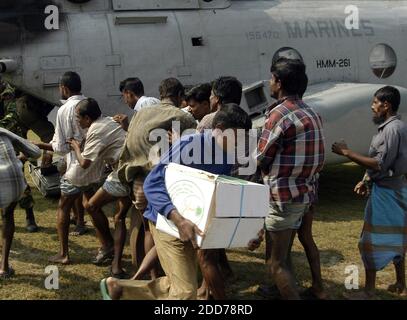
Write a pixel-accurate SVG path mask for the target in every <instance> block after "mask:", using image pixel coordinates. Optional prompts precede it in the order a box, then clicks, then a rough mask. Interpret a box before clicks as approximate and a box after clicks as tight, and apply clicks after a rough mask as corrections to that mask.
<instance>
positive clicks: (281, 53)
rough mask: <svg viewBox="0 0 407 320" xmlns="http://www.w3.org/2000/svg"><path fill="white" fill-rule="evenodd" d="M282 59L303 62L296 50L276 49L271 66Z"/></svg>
mask: <svg viewBox="0 0 407 320" xmlns="http://www.w3.org/2000/svg"><path fill="white" fill-rule="evenodd" d="M283 57H284V58H287V59H298V60H301V61H303V59H302V56H301V54H300V53H299V52H298V51H297V50H295V49H294V48H290V47H283V48H280V49H278V50H277V51H276V53H275V54H274V56H273V60H272V64H274V62H276V61H277V60H278V59H279V58H283Z"/></svg>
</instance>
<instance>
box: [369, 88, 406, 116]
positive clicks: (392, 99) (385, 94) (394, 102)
mask: <svg viewBox="0 0 407 320" xmlns="http://www.w3.org/2000/svg"><path fill="white" fill-rule="evenodd" d="M374 96H375V97H376V98H377V100H379V101H380V102H385V101H387V102H388V103H390V104H391V109H392V110H393V111H394V112H397V110H398V109H399V106H400V91H399V90H398V89H397V88H395V87H391V86H385V87H383V88H380V89H379V90H377V91H376V92H375V94H374Z"/></svg>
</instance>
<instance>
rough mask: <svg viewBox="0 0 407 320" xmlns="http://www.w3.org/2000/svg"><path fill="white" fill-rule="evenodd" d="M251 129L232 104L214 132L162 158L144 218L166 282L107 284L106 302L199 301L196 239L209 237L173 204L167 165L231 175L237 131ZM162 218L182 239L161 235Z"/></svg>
mask: <svg viewBox="0 0 407 320" xmlns="http://www.w3.org/2000/svg"><path fill="white" fill-rule="evenodd" d="M251 126H252V123H251V120H250V118H249V116H248V115H247V113H246V112H245V111H243V110H242V109H241V108H240V107H239V106H238V105H236V104H227V105H225V106H224V108H222V110H220V111H219V112H218V114H217V115H216V117H215V119H214V121H213V125H212V127H213V130H212V132H206V133H201V134H194V135H189V136H185V137H182V138H180V139H179V140H178V141H177V142H175V143H174V144H173V146H172V147H171V148H170V150H169V151H168V152H167V153H166V154H164V155H163V156H162V158H161V160H160V163H159V164H158V165H157V166H156V167H155V168H154V169H153V170H152V171H151V173H150V174H149V175H148V176H147V178H146V181H145V183H144V191H145V195H146V198H147V200H148V207H147V210H146V211H145V213H144V216H145V217H146V218H147V219H148V220H149V224H150V228H151V231H152V235H153V238H154V242H155V244H156V248H157V253H158V256H159V259H160V262H161V264H162V267H163V269H164V271H165V274H166V276H165V277H161V278H158V279H156V280H150V281H145V280H117V279H114V278H107V279H103V280H102V281H101V291H102V295H103V298H104V299H106V300H110V299H120V298H123V299H133V300H134V299H196V295H197V287H198V283H197V280H198V279H197V259H196V249H197V248H198V246H197V236H203V235H204V234H203V232H202V231H201V230H200V229H199V228H198V226H197V225H196V224H195V223H193V222H192V221H191V220H189V219H186V218H184V217H183V216H182V215H181V214H180V213H179V211H178V210H177V208H176V206H175V205H174V203H173V202H172V200H171V195H170V193H171V192H170V191H169V190H167V187H166V169H167V165H168V164H169V163H170V162H175V163H178V164H183V165H187V166H189V167H192V168H195V169H199V170H202V171H206V172H209V173H212V174H214V175H230V172H231V169H232V167H233V164H234V162H235V161H234V157H235V150H236V147H237V143H236V142H237V139H236V136H237V134H238V129H241V130H242V131H246V132H247V131H249V130H250V129H251ZM243 143H244V141H243ZM159 215H161V216H163V217H165V218H167V219H168V220H170V221H171V222H172V223H174V224H175V226H176V227H177V229H178V232H179V237H180V239H177V238H176V237H174V236H171V235H169V234H167V233H165V232H163V231H159V230H157V228H156V224H157V217H158V216H159Z"/></svg>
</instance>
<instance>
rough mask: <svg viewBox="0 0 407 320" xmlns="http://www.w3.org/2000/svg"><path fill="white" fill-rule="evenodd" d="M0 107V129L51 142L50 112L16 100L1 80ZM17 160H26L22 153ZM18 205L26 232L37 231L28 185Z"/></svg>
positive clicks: (24, 98) (23, 97)
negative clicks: (23, 211) (25, 222)
mask: <svg viewBox="0 0 407 320" xmlns="http://www.w3.org/2000/svg"><path fill="white" fill-rule="evenodd" d="M0 105H1V106H2V117H1V118H0V127H3V128H5V129H7V130H10V131H11V132H13V133H15V134H17V135H19V136H20V137H22V138H24V139H27V132H28V130H29V129H31V130H32V131H34V132H35V133H36V134H37V135H38V136H39V137H40V139H41V140H42V141H44V142H49V141H51V139H52V136H53V133H54V126H53V125H52V123H50V122H49V121H48V119H47V116H46V114H48V112H49V111H50V110H46V108H45V109H44V110H36V109H38V106H36V105H35V102H34V103H33V101H30V97H28V96H22V97H19V98H17V96H16V92H15V89H14V88H13V87H12V86H11V85H10V84H8V83H7V82H5V81H3V80H2V79H1V78H0ZM37 105H38V103H37ZM16 152H17V153H20V152H19V150H16ZM46 158H47V157H46ZM48 158H49V157H48ZM19 159H20V160H21V161H23V162H25V161H26V160H27V159H26V158H25V157H24V155H23V154H22V153H20V156H19ZM19 205H20V207H21V208H22V209H24V210H25V212H26V221H27V231H28V232H36V231H38V226H37V224H36V222H35V216H34V210H33V208H34V199H33V197H32V194H31V189H30V187H29V186H28V184H27V189H26V190H25V192H24V195H23V196H22V197H21V199H20V200H19Z"/></svg>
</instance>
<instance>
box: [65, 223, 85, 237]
mask: <svg viewBox="0 0 407 320" xmlns="http://www.w3.org/2000/svg"><path fill="white" fill-rule="evenodd" d="M87 232H88V228H86V227H85V226H78V225H77V226H76V227H75V229H74V230H73V231H72V232H71V233H70V234H69V235H71V236H74V237H77V236H82V235H84V234H85V233H87Z"/></svg>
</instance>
